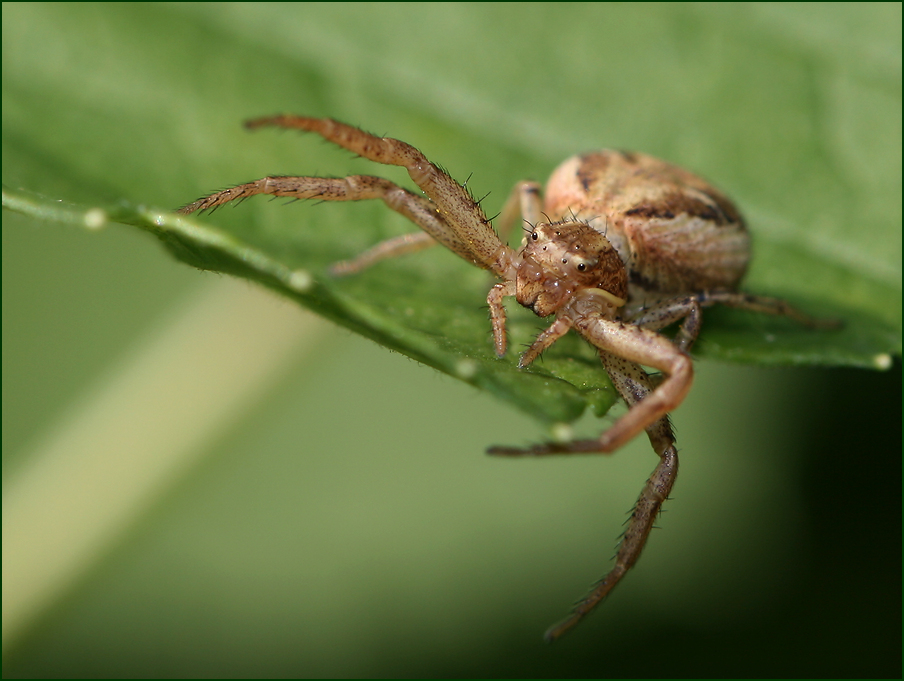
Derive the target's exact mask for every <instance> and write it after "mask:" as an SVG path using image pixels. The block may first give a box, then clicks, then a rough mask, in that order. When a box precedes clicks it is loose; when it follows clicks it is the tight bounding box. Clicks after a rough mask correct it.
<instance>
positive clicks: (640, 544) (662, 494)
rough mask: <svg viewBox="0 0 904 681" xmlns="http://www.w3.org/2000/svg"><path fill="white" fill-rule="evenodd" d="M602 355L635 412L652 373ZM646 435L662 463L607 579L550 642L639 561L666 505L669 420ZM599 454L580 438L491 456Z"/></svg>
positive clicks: (674, 459)
mask: <svg viewBox="0 0 904 681" xmlns="http://www.w3.org/2000/svg"><path fill="white" fill-rule="evenodd" d="M599 354H600V359H601V360H602V362H603V366H604V367H605V368H606V371H607V372H608V373H609V376H610V377H611V378H612V382H613V384H614V385H615V388H616V389H617V390H618V392H619V394H620V395H621V396H622V398H624V400H625V402H627V403H628V406H629V408H631V409H635V408H636V405H637V404H638V403H640V402H641V401H642V400H643V399H645V398H646V397H647V396H648V395H650V394H651V393H652V392H654V391H655V388H654V387H653V383H652V382H651V380H650V377H649V375H648V374H647V373H646V371H644V370H643V369H642V368H641V367H640V366H638V365H637V364H635V363H633V362H630V361H627V360H624V359H622V358H620V357H616V356H615V355H613V354H611V353H609V352H606V351H604V350H600V353H599ZM646 432H647V436H648V437H649V438H650V444H651V445H652V446H653V450H654V451H655V452H656V454H657V455H659V463H658V464H657V465H656V468H655V469H654V470H653V474H652V475H651V476H650V478H649V479H648V480H647V482H646V484H645V485H644V487H643V489H642V490H641V493H640V496H639V497H638V499H637V503H635V504H634V508H633V509H632V511H631V516H630V518H629V519H628V522H627V526H626V527H625V532H624V534H623V535H622V538H621V541H620V543H619V546H618V550H617V552H616V554H615V565H614V566H613V567H612V569H611V570H610V571H609V572H608V574H606V576H605V577H603V578H602V579H601V580H600V581H599V582H597V583H596V584H595V585H594V587H593V589H592V590H591V591H590V593H588V594H587V595H586V596H585V597H584V598H582V599H581V600H580V601H578V603H577V604H576V605H575V607H574V609H573V610H572V612H571V614H570V615H569V616H568V617H566V618H565V619H564V620H562V621H561V622H559V623H558V624H556V625H554V626H553V627H551V628H550V629H549V630H548V631H547V632H546V634H545V638H546V640H547V641H550V642H551V641H555V640H556V639H558V638H559V637H560V636H562V635H563V634H565V633H566V632H567V631H569V630H570V629H571V628H572V627H574V626H575V625H576V624H577V623H578V622H580V621H581V620H582V619H583V618H584V617H585V616H587V615H588V614H589V613H590V611H592V610H593V609H594V608H596V606H598V605H599V604H600V603H601V602H602V601H603V600H604V599H605V598H606V596H608V595H609V593H610V592H611V591H612V589H614V588H615V586H616V585H617V584H618V582H619V581H620V580H621V578H622V577H624V576H625V574H626V573H627V572H628V570H630V569H631V568H632V567H633V566H634V564H635V563H636V562H637V560H638V559H639V558H640V554H641V552H642V551H643V549H644V546H645V545H646V542H647V539H648V537H649V535H650V532H651V530H652V529H653V524H654V523H655V521H656V518H657V516H658V515H659V511H660V509H661V508H662V504H663V502H664V501H665V500H666V499H667V498H668V496H669V493H670V492H671V490H672V486H673V485H674V484H675V478H676V477H677V475H678V451H677V450H676V449H675V436H674V434H673V432H672V427H671V425H670V423H669V419H668V417H667V416H662V417H660V418H659V419H657V420H656V421H654V422H653V423H652V424H650V425H648V426H647V427H646ZM599 451H601V448H600V443H599V440H578V441H575V442H571V443H564V444H550V445H547V446H546V450H545V451H537V448H533V449H530V450H510V449H507V448H497V447H494V448H493V449H491V450H490V453H492V454H506V455H518V454H534V455H536V454H574V453H579V452H599Z"/></svg>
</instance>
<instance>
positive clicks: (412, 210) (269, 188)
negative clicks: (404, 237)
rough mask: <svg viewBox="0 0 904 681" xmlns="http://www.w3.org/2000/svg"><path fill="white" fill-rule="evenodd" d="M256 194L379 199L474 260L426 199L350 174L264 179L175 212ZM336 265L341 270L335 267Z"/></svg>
mask: <svg viewBox="0 0 904 681" xmlns="http://www.w3.org/2000/svg"><path fill="white" fill-rule="evenodd" d="M258 194H267V195H269V196H283V197H289V198H293V199H320V200H321V201H364V200H367V199H380V200H382V201H383V202H384V203H385V204H386V205H387V206H388V207H389V208H391V209H392V210H394V211H396V212H397V213H399V214H401V215H404V216H405V217H406V218H408V219H409V220H411V221H412V222H413V223H414V224H416V225H417V226H418V227H420V228H421V229H423V230H424V232H425V233H426V235H428V238H430V239H435V240H436V241H438V242H439V243H441V244H443V245H444V246H445V247H446V248H448V249H449V250H451V251H453V252H455V253H457V254H458V255H460V256H461V257H462V258H465V259H466V260H473V259H474V257H475V256H474V254H473V253H472V252H471V250H470V249H469V248H468V247H467V246H466V245H465V244H463V243H462V242H461V240H460V239H459V238H458V236H457V235H456V234H455V232H453V231H452V229H451V228H450V227H449V225H448V224H447V223H446V222H445V221H444V220H443V219H442V217H441V216H440V215H439V214H438V213H437V211H436V206H434V205H433V203H432V202H431V201H430V200H429V199H426V198H424V197H422V196H417V195H416V194H412V193H411V192H410V191H408V190H407V189H404V188H403V187H399V186H398V185H397V184H395V183H394V182H390V181H389V180H386V179H383V178H382V177H374V176H372V175H350V176H348V177H342V178H327V177H265V178H262V179H260V180H255V181H254V182H247V183H245V184H240V185H238V186H236V187H231V188H229V189H224V190H223V191H219V192H216V193H215V194H211V195H210V196H206V197H204V198H201V199H198V200H197V201H194V202H192V203H190V204H188V205H187V206H183V207H182V208H180V209H179V210H178V211H177V212H178V213H182V214H188V213H193V212H195V211H204V210H213V209H215V208H218V207H219V206H222V205H224V204H226V203H229V202H230V201H236V200H243V199H247V198H249V197H251V196H256V195H258ZM418 241H419V240H417V239H416V240H415V244H414V248H413V249H411V250H417V248H418V246H419V244H418V243H417V242H418ZM384 257H386V256H384ZM337 266H338V267H341V265H338V264H337ZM340 273H342V272H341V271H340Z"/></svg>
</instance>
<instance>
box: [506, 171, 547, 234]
mask: <svg viewBox="0 0 904 681" xmlns="http://www.w3.org/2000/svg"><path fill="white" fill-rule="evenodd" d="M540 203H541V202H540V185H539V184H538V183H536V182H531V181H528V180H522V181H521V182H519V183H518V184H516V185H515V186H514V187H512V191H511V192H510V193H509V197H508V199H506V201H505V206H503V207H502V212H501V213H500V214H499V223H498V225H499V238H500V239H501V240H502V243H508V240H509V236H510V234H511V231H512V227H514V226H515V222H516V221H517V220H518V218H519V217H520V218H521V221H522V223H527V224H529V225H535V224H537V223H538V222H539V221H540Z"/></svg>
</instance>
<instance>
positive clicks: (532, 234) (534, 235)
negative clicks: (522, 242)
mask: <svg viewBox="0 0 904 681" xmlns="http://www.w3.org/2000/svg"><path fill="white" fill-rule="evenodd" d="M530 238H531V239H533V240H534V241H536V240H537V239H539V238H540V237H539V236H538V235H537V233H536V232H531V233H530Z"/></svg>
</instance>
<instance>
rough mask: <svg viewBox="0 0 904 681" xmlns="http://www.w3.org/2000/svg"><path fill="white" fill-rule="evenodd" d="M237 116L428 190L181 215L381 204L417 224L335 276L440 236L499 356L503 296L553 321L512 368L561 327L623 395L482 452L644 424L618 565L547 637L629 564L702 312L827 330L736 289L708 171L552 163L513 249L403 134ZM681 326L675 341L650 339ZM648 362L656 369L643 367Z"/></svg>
mask: <svg viewBox="0 0 904 681" xmlns="http://www.w3.org/2000/svg"><path fill="white" fill-rule="evenodd" d="M245 126H246V127H247V128H249V129H252V130H253V129H256V128H261V127H265V126H273V127H278V128H290V129H296V130H302V131H307V132H314V133H317V134H318V135H320V136H321V137H323V138H324V139H326V140H328V141H330V142H333V143H334V144H337V145H339V146H340V147H344V148H345V149H348V150H349V151H352V152H354V153H355V154H358V155H359V156H362V157H364V158H366V159H369V160H371V161H375V162H377V163H383V164H386V165H395V166H402V167H404V168H406V169H407V170H408V174H409V175H410V176H411V179H412V180H413V181H414V183H415V184H417V186H418V187H420V188H421V190H422V191H423V193H424V194H425V195H426V196H421V195H418V194H414V193H412V192H410V191H409V190H407V189H405V188H403V187H400V186H398V185H396V184H395V183H393V182H390V181H389V180H386V179H383V178H381V177H375V176H371V175H351V176H348V177H343V178H323V177H284V176H274V177H265V178H263V179H260V180H257V181H255V182H249V183H246V184H242V185H238V186H236V187H233V188H231V189H225V190H223V191H220V192H217V193H215V194H212V195H210V196H207V197H205V198H202V199H199V200H197V201H195V202H193V203H190V204H188V205H186V206H184V207H182V208H180V209H179V212H180V213H184V214H187V213H192V212H194V211H198V210H201V211H203V210H208V209H213V208H216V207H217V206H220V205H222V204H224V203H227V202H229V201H234V200H236V199H245V198H247V197H250V196H254V195H256V194H269V195H272V196H286V197H292V198H295V199H312V198H316V199H320V200H322V201H360V200H364V199H381V200H382V201H383V202H384V203H385V204H386V205H387V206H389V207H390V208H391V209H392V210H394V211H396V212H398V213H400V214H402V215H404V216H405V217H406V218H408V219H409V220H411V222H413V223H414V224H416V225H417V226H418V227H420V228H421V229H422V230H423V232H420V233H414V234H409V235H404V236H403V237H397V238H395V239H390V240H389V241H386V242H383V243H381V244H378V245H377V246H375V247H373V248H371V249H370V250H369V251H367V252H365V253H364V254H362V255H361V256H359V257H358V258H355V259H353V260H350V261H344V262H340V263H337V264H336V265H334V266H333V268H332V272H333V273H334V274H351V273H355V272H359V271H360V270H362V269H364V268H366V267H368V266H370V265H372V264H373V263H375V262H377V261H379V260H382V259H384V258H387V257H391V256H395V255H399V254H401V253H407V252H411V251H415V250H420V249H422V248H425V247H427V246H430V245H433V244H434V243H437V242H438V243H440V244H442V245H443V246H445V247H446V248H448V249H449V250H451V251H453V252H454V253H456V254H458V255H459V256H461V257H462V258H464V259H465V260H467V261H469V262H471V263H473V264H474V265H477V266H478V267H480V268H483V269H485V270H488V271H489V272H491V273H492V274H494V275H495V276H496V277H497V278H498V279H499V280H500V282H499V283H497V284H495V285H494V286H493V287H492V288H491V289H490V291H489V294H488V295H487V303H488V304H489V310H490V322H491V325H492V331H493V342H494V345H495V351H496V354H497V355H498V356H499V357H502V356H503V355H505V352H506V345H507V337H506V317H505V307H504V305H503V300H504V299H505V298H507V297H512V296H513V297H514V298H515V299H516V300H517V301H518V302H519V303H520V304H521V305H523V306H525V307H527V308H529V309H531V310H532V311H533V312H534V313H536V314H537V315H538V316H539V317H544V318H545V317H553V321H552V323H551V324H550V325H549V326H548V327H547V328H546V329H545V330H544V331H542V332H541V333H540V334H539V335H538V336H537V338H536V340H534V342H533V343H532V344H531V345H530V347H528V349H527V350H526V351H525V352H524V354H522V355H521V358H520V360H519V362H518V366H519V367H521V368H523V367H526V366H528V365H529V364H530V363H531V362H533V361H534V360H535V359H536V358H537V357H538V356H539V355H540V353H542V352H543V351H544V350H546V349H547V348H549V347H550V346H551V345H552V344H553V343H555V342H556V340H558V339H559V338H561V337H562V336H564V335H565V334H566V333H568V331H570V330H574V331H576V332H577V333H578V334H580V335H581V336H583V337H584V338H585V339H586V340H587V341H588V342H589V343H590V344H591V345H593V346H594V347H595V348H596V350H597V352H598V353H599V357H600V361H601V362H602V365H603V368H604V369H605V370H606V372H607V373H608V374H609V377H610V379H611V381H612V384H613V385H614V386H615V389H616V390H617V392H618V394H619V395H620V396H621V397H622V398H623V399H624V401H625V402H626V403H627V405H628V411H627V413H625V414H624V415H623V416H621V417H620V418H618V419H617V420H616V421H615V422H614V423H613V424H612V425H611V426H610V427H609V428H608V429H607V430H606V431H604V432H603V433H602V434H601V435H600V436H599V437H598V438H597V439H589V440H573V441H571V442H549V443H544V444H538V445H535V446H532V447H526V448H516V447H491V448H489V449H488V452H489V453H490V454H494V455H497V456H511V457H514V456H543V455H554V454H578V453H610V452H614V451H615V450H617V449H618V448H619V447H621V446H622V445H624V444H625V443H626V442H628V441H629V440H631V439H632V438H634V437H635V436H636V435H638V434H640V432H641V431H646V433H647V437H648V438H649V440H650V444H651V445H652V447H653V450H654V451H655V452H656V454H657V456H658V457H659V462H658V463H657V465H656V467H655V469H654V470H653V473H652V475H651V476H650V478H649V479H648V480H647V482H646V484H645V485H644V487H643V489H642V491H641V493H640V496H639V497H638V499H637V503H636V504H635V506H634V508H633V511H632V513H631V516H630V518H629V520H628V522H627V524H626V529H625V532H624V535H623V536H622V539H621V542H620V544H619V546H618V549H617V553H616V556H615V565H614V566H613V567H612V569H611V570H610V572H609V573H608V574H606V575H605V576H604V577H603V578H602V579H601V580H600V581H599V582H597V583H596V584H595V585H594V587H593V588H592V590H591V591H590V593H588V594H587V595H586V596H585V597H584V598H583V599H582V600H580V601H579V602H578V603H577V604H576V605H575V606H574V608H573V610H572V612H571V613H570V614H569V615H568V617H566V618H565V619H564V620H562V621H561V622H559V623H558V624H556V625H554V626H552V627H551V628H550V629H549V630H548V631H547V632H546V634H545V638H546V639H547V641H553V640H555V639H558V638H559V637H560V636H562V635H563V634H564V633H565V632H567V631H569V630H570V629H571V628H572V627H574V626H575V625H576V624H577V623H578V622H580V621H581V620H582V619H583V618H584V617H585V616H586V615H587V614H588V613H589V612H590V611H591V610H593V609H594V608H595V607H596V606H597V605H599V604H600V603H601V602H602V601H603V599H605V598H606V596H608V594H609V593H610V592H611V591H612V589H613V588H614V587H615V586H616V584H618V582H619V581H620V580H621V578H622V577H623V576H624V575H625V573H626V572H627V571H628V570H629V569H630V568H631V567H632V566H633V565H634V563H636V562H637V560H638V558H639V557H640V554H641V552H642V550H643V548H644V545H645V544H646V541H647V538H648V536H649V534H650V531H651V529H652V528H653V523H654V521H655V519H656V517H657V515H658V514H659V511H660V509H661V507H662V504H663V502H664V501H665V500H666V499H667V498H668V496H669V493H670V492H671V490H672V487H673V485H674V484H675V478H676V475H677V473H678V452H677V449H676V448H675V436H674V433H673V431H672V427H671V425H670V422H669V418H668V414H669V412H671V411H672V410H674V409H675V408H677V407H678V406H679V405H680V404H681V403H682V401H683V400H684V398H685V396H686V395H687V393H688V391H689V390H690V387H691V383H692V381H693V366H692V363H691V358H690V356H689V355H688V352H689V350H690V349H691V347H692V345H693V343H694V341H695V340H696V338H697V336H698V334H699V332H700V326H701V318H702V310H703V309H704V308H707V307H710V306H712V305H716V304H721V305H727V306H730V307H735V308H741V309H745V310H751V311H755V312H761V313H767V314H773V315H782V316H786V317H790V318H793V319H795V320H797V321H798V322H801V323H803V324H805V325H807V326H811V327H831V326H835V323H833V322H824V321H819V320H815V319H813V318H811V317H809V316H807V315H805V314H803V313H801V312H799V311H798V310H796V309H795V308H793V307H791V306H790V305H789V304H788V303H786V302H785V301H783V300H779V299H776V298H767V297H762V296H755V295H750V294H747V293H742V292H740V291H739V290H738V284H739V282H740V280H741V278H742V277H743V275H744V273H745V271H746V269H747V265H748V262H749V259H750V240H749V235H748V232H747V228H746V226H745V224H744V221H743V219H742V218H741V216H740V214H739V213H738V211H737V209H736V208H735V206H734V205H733V204H732V202H731V201H730V200H729V199H728V198H727V197H726V196H725V195H724V194H722V193H721V192H719V191H718V190H717V189H715V188H714V187H712V186H711V185H710V184H708V183H707V182H706V181H704V180H703V179H701V178H699V177H697V176H696V175H693V174H692V173H690V172H688V171H686V170H684V169H682V168H679V167H677V166H674V165H671V164H669V163H666V162H665V161H661V160H659V159H656V158H653V157H652V156H648V155H646V154H641V153H631V152H621V151H611V150H603V151H596V152H591V153H587V154H583V155H580V156H574V157H572V158H570V159H568V160H566V161H565V162H564V163H562V164H561V165H560V166H559V167H558V168H557V169H556V170H555V171H554V172H553V174H552V176H551V177H550V179H549V181H548V183H547V185H546V192H545V196H544V197H543V198H541V187H540V185H539V184H537V183H536V182H528V181H523V182H519V183H518V184H517V185H516V186H515V188H514V189H513V191H512V193H511V195H510V197H509V199H508V201H507V202H506V204H505V207H504V208H503V211H502V213H501V219H500V231H501V232H507V231H508V229H509V228H510V227H511V225H512V223H513V222H514V221H515V220H516V219H517V217H518V215H519V214H520V216H521V218H522V220H523V221H524V224H525V225H526V227H525V237H524V240H523V242H522V246H521V248H520V249H518V250H515V249H513V248H510V247H509V246H507V245H506V244H505V243H504V241H503V240H502V239H501V238H500V237H499V236H498V235H497V233H496V231H494V229H493V227H492V225H491V223H490V220H489V219H487V217H486V215H485V214H484V212H483V210H482V208H481V207H480V205H479V202H478V201H476V200H475V199H474V198H473V197H472V196H471V194H470V193H469V192H468V190H467V189H466V188H465V187H464V186H463V185H460V184H459V183H458V182H456V181H455V180H453V179H452V177H450V176H449V174H448V173H446V172H445V171H444V170H442V169H441V168H439V167H438V166H436V165H434V164H433V163H431V162H430V161H429V160H427V158H426V157H425V156H424V155H423V154H422V153H421V152H420V151H419V150H418V149H416V148H415V147H413V146H411V145H410V144H407V143H405V142H402V141H400V140H397V139H393V138H388V137H377V136H375V135H371V134H369V133H366V132H364V131H362V130H360V129H358V128H355V127H352V126H350V125H346V124H344V123H340V122H338V121H335V120H332V119H328V118H307V117H301V116H292V115H277V116H271V117H265V118H257V119H254V120H250V121H247V122H246V123H245ZM581 216H590V217H581ZM679 322H680V325H679V327H678V329H677V332H676V333H675V335H674V338H669V337H667V336H665V335H662V334H660V333H659V332H660V331H661V330H663V329H664V328H666V327H669V326H671V325H674V324H677V323H679ZM643 367H652V368H653V369H656V370H658V371H659V372H661V376H651V375H650V374H648V373H647V371H646V370H645V369H644V368H643Z"/></svg>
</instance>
